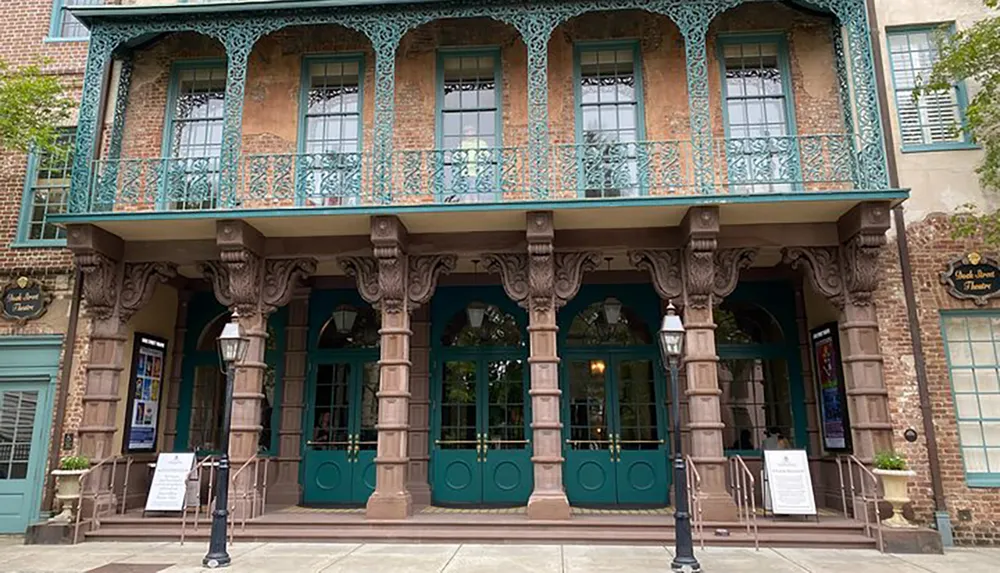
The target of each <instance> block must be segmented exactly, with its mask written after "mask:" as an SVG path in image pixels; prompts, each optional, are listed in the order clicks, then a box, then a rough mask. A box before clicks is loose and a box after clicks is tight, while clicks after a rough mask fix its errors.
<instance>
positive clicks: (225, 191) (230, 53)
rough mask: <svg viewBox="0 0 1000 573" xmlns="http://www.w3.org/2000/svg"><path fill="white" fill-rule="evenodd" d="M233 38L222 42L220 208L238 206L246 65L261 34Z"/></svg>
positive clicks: (224, 37)
mask: <svg viewBox="0 0 1000 573" xmlns="http://www.w3.org/2000/svg"><path fill="white" fill-rule="evenodd" d="M248 31H249V30H247V29H244V30H242V32H244V33H240V34H232V35H227V36H223V37H222V38H220V39H221V40H222V41H223V45H224V46H225V47H226V97H225V102H224V104H223V109H224V112H223V113H224V115H223V120H222V151H221V154H220V158H219V172H220V181H219V197H220V201H219V206H220V207H223V208H225V207H235V206H236V203H237V188H238V181H237V179H238V177H239V172H240V168H239V167H240V155H241V152H242V148H243V100H244V98H245V97H246V81H247V64H248V62H249V60H250V51H251V50H253V46H254V44H255V43H257V39H258V38H259V37H260V36H259V35H258V34H253V33H246V32H248Z"/></svg>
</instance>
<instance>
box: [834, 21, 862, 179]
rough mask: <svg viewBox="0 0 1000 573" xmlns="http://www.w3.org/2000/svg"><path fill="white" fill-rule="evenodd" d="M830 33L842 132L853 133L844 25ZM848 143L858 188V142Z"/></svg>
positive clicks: (854, 140)
mask: <svg viewBox="0 0 1000 573" xmlns="http://www.w3.org/2000/svg"><path fill="white" fill-rule="evenodd" d="M830 35H831V36H832V39H833V58H834V59H833V62H834V67H835V69H836V71H837V89H838V90H839V91H840V108H841V110H842V112H841V113H843V116H844V133H850V134H853V133H854V132H855V127H854V112H853V111H852V109H851V108H852V107H853V106H854V104H853V102H852V101H851V78H850V71H849V70H848V64H847V53H846V51H845V49H844V27H843V25H842V24H841V23H840V22H839V21H837V22H835V23H834V25H833V26H831V27H830ZM848 143H849V144H850V148H849V149H850V159H851V163H850V169H851V181H853V183H854V188H855V189H860V188H861V179H860V175H859V173H858V165H857V163H858V162H857V155H858V142H857V140H856V139H855V138H854V137H852V138H851V140H850V141H849V142H848Z"/></svg>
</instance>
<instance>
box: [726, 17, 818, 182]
mask: <svg viewBox="0 0 1000 573" xmlns="http://www.w3.org/2000/svg"><path fill="white" fill-rule="evenodd" d="M772 42H773V43H774V44H776V45H777V47H778V70H779V71H780V73H781V91H782V93H783V94H784V98H785V102H784V108H785V130H786V131H787V132H788V135H787V136H786V137H789V138H794V137H798V124H797V122H796V119H795V90H794V85H793V84H792V65H791V58H790V56H789V50H788V33H787V32H785V31H777V32H770V33H761V32H748V33H743V32H733V33H728V32H727V33H723V34H719V35H718V36H717V38H716V57H717V58H718V62H719V74H720V80H721V86H722V125H723V129H724V132H725V138H726V139H727V140H728V139H730V138H731V137H732V135H731V134H730V125H729V88H728V85H727V82H726V56H725V48H726V46H731V45H740V44H764V43H772ZM793 153H794V157H793V158H792V169H793V171H794V172H793V173H792V174H790V176H789V177H788V179H790V180H791V181H792V182H795V181H801V180H802V179H803V177H802V159H801V157H799V148H798V145H796V146H795V149H794V150H793ZM793 185H794V183H793Z"/></svg>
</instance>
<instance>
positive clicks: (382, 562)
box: [0, 538, 1000, 573]
mask: <svg viewBox="0 0 1000 573" xmlns="http://www.w3.org/2000/svg"><path fill="white" fill-rule="evenodd" d="M18 542H19V540H18V539H17V538H7V539H5V540H4V541H3V542H2V543H0V571H2V572H4V573H15V572H18V573H42V572H45V573H57V572H59V573H61V572H73V573H83V572H91V573H181V572H195V571H199V572H200V571H205V570H204V569H202V568H201V558H202V557H203V556H204V554H205V550H206V549H207V547H206V546H205V544H204V543H186V544H185V545H184V546H180V545H179V544H177V543H84V544H80V545H75V546H37V545H35V546H25V545H19V544H18ZM230 554H231V555H232V556H233V565H232V567H230V568H229V571H233V572H268V573H285V572H287V573H318V572H323V573H348V572H349V573H375V572H379V573H383V572H384V573H493V572H496V573H603V572H608V573H610V572H616V573H647V572H649V573H653V572H656V573H665V572H669V571H670V559H671V554H672V548H670V547H660V546H645V547H626V546H604V545H595V546H581V545H563V546H559V545H388V544H318V543H316V544H312V543H308V544H307V543H237V544H236V545H235V546H233V547H231V550H230ZM697 556H698V559H699V560H700V561H701V563H702V566H703V568H704V571H706V573H742V572H748V573H749V572H754V573H765V572H766V573H782V572H789V573H803V572H815V573H820V572H824V573H825V572H831V573H832V572H836V573H846V572H851V573H855V572H858V573H861V572H863V573H883V572H884V573H889V572H892V573H904V572H913V573H927V572H932V573H953V572H954V573H959V572H960V573H997V572H998V571H1000V549H993V548H989V549H987V548H963V549H955V550H952V551H949V552H948V553H947V554H946V555H882V554H880V553H878V552H875V551H870V550H830V549H761V550H760V551H754V550H753V549H721V548H709V549H707V550H704V551H701V550H699V551H698V552H697Z"/></svg>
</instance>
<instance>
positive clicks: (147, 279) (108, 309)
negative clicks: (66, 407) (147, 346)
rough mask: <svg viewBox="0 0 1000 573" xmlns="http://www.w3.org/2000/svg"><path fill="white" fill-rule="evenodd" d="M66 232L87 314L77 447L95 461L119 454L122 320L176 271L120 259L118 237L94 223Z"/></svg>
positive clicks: (139, 307)
mask: <svg viewBox="0 0 1000 573" xmlns="http://www.w3.org/2000/svg"><path fill="white" fill-rule="evenodd" d="M68 231H69V232H68V233H67V246H68V247H69V249H70V250H71V251H72V252H73V254H74V256H75V258H76V263H77V265H79V266H80V270H81V272H82V273H83V281H84V282H83V297H84V301H85V302H86V303H87V306H86V308H87V312H88V314H89V316H90V319H91V320H90V356H89V359H88V361H87V366H86V382H85V388H84V395H83V420H82V422H81V424H80V427H79V429H78V432H79V439H80V445H79V452H80V454H81V455H84V456H87V457H88V458H90V459H91V461H92V462H98V461H100V460H102V459H104V458H107V457H109V456H111V455H114V454H115V453H117V452H113V451H112V444H113V441H114V434H115V429H116V419H117V418H116V416H117V410H118V402H119V401H120V398H119V383H120V381H121V378H122V373H123V371H124V370H125V363H124V361H125V357H124V352H125V342H126V335H125V325H126V324H127V323H128V320H129V319H130V318H131V317H132V315H133V314H135V313H136V312H137V311H138V310H140V309H141V308H142V307H143V306H145V305H146V303H148V302H149V299H150V298H151V297H152V296H153V292H154V291H155V289H156V284H157V283H160V282H165V281H166V280H167V279H169V278H171V277H174V276H176V274H177V273H176V270H175V269H174V268H173V267H172V266H170V265H167V264H164V263H123V262H121V257H122V253H123V252H124V243H123V242H122V240H121V238H119V237H117V236H116V235H113V234H111V233H108V232H107V231H104V230H102V229H100V228H98V227H94V226H92V225H80V226H71V227H70V228H69V230H68ZM101 479H104V478H101Z"/></svg>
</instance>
